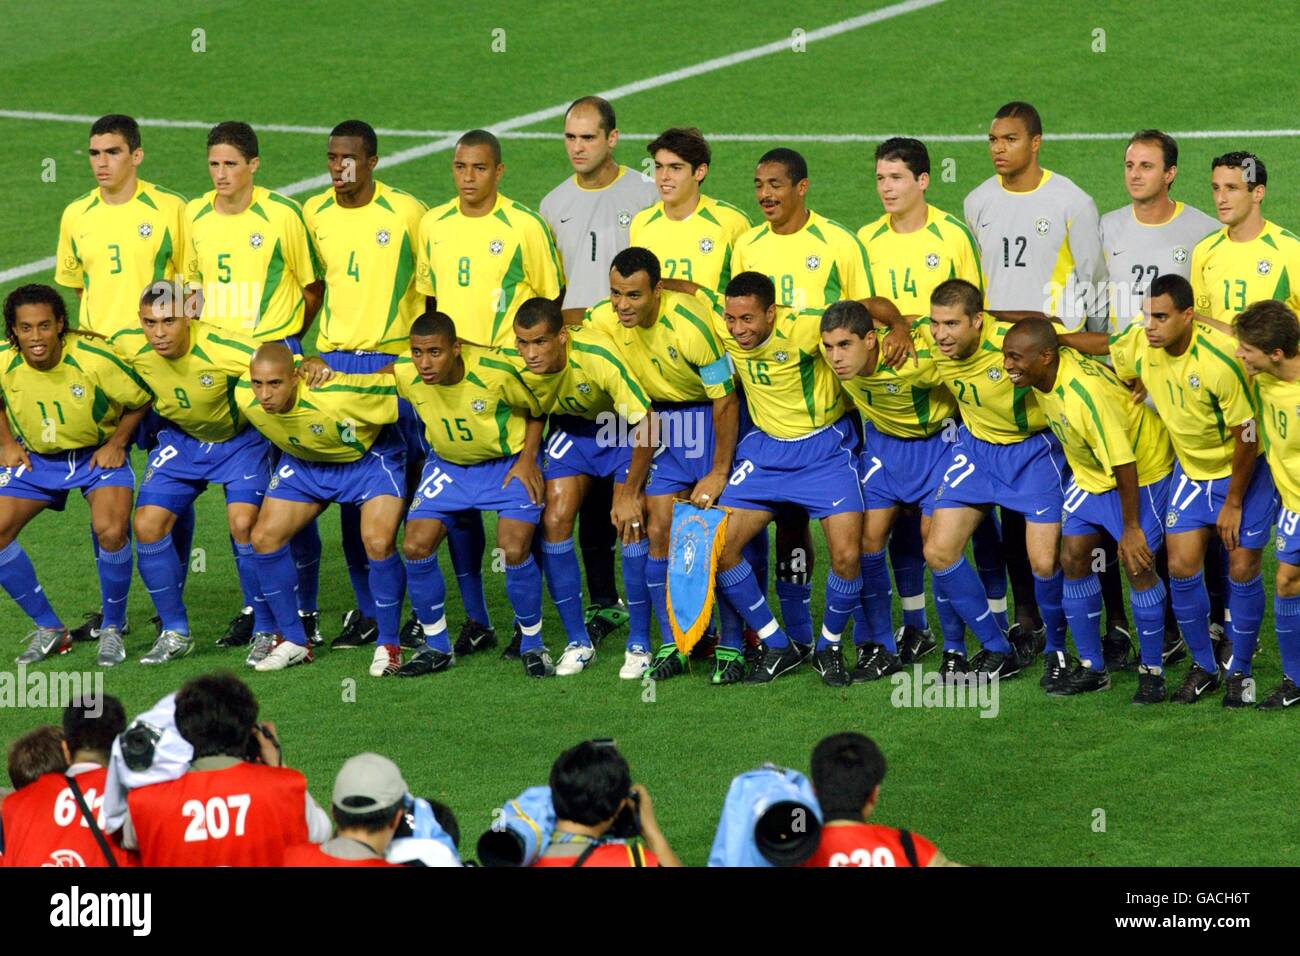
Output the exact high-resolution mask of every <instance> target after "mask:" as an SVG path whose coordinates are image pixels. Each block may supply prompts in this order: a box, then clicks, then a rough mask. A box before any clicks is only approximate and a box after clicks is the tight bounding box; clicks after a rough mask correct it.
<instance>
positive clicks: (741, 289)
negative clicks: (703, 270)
mask: <svg viewBox="0 0 1300 956" xmlns="http://www.w3.org/2000/svg"><path fill="white" fill-rule="evenodd" d="M723 295H725V296H726V297H727V298H728V299H735V298H739V297H740V296H746V295H752V296H753V297H754V298H756V299H758V302H759V305H761V306H762V307H763V308H765V309H766V308H767V307H768V306H771V305H775V304H776V286H775V285H773V283H772V278H771V276H765V275H763V273H761V272H740V273H737V274H736V275H734V276H732V277H731V281H730V282H728V283H727V288H726V289H725V290H724V291H723Z"/></svg>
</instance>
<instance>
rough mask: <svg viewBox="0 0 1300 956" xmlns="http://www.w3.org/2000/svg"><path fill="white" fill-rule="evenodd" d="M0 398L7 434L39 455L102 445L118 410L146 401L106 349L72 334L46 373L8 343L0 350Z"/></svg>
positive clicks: (131, 377)
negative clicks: (32, 365) (58, 357)
mask: <svg viewBox="0 0 1300 956" xmlns="http://www.w3.org/2000/svg"><path fill="white" fill-rule="evenodd" d="M0 393H3V395H4V403H5V411H6V412H7V413H8V415H9V430H10V431H11V432H12V433H13V436H14V437H15V438H17V439H18V440H19V441H20V442H22V444H23V447H24V448H26V449H27V450H28V451H34V452H38V453H40V454H42V455H48V454H53V453H55V452H60V451H75V450H76V449H78V448H94V447H98V446H99V445H102V444H104V442H105V441H106V440H107V439H108V438H109V436H110V435H112V434H113V431H114V430H115V429H116V428H117V425H118V422H119V421H121V418H122V411H123V410H124V409H127V410H129V409H135V408H139V407H140V406H141V405H145V404H147V403H148V401H149V397H150V396H149V392H148V391H147V390H146V389H145V387H144V383H143V382H141V381H140V379H139V378H138V377H137V376H136V374H135V373H134V372H132V371H131V370H130V369H129V368H127V366H126V365H124V364H123V363H122V360H121V359H119V358H118V357H117V356H116V355H114V354H113V350H112V349H111V348H109V347H108V346H106V345H101V344H98V343H94V342H91V341H89V340H87V339H85V338H82V337H81V336H79V335H76V334H69V335H67V336H65V337H64V340H63V357H62V358H61V359H60V360H59V364H58V365H56V366H54V367H53V368H52V369H49V370H48V371H40V370H38V369H34V368H32V367H31V366H30V365H28V364H27V363H26V362H25V361H24V360H23V357H22V355H21V354H20V353H19V352H18V350H17V349H15V348H13V347H12V346H11V345H9V344H8V343H5V344H4V346H3V347H2V348H0Z"/></svg>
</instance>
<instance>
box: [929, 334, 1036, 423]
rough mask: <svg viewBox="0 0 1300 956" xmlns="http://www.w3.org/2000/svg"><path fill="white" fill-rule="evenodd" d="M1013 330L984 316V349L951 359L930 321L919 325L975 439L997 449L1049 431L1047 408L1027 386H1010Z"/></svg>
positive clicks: (981, 344) (982, 343) (980, 345)
mask: <svg viewBox="0 0 1300 956" xmlns="http://www.w3.org/2000/svg"><path fill="white" fill-rule="evenodd" d="M1011 328H1012V323H1010V322H999V321H997V320H996V319H994V318H993V316H991V315H988V314H987V313H985V314H984V321H983V331H982V333H981V336H980V342H979V345H978V346H976V348H975V351H974V353H972V354H971V355H970V356H969V357H968V358H964V359H951V358H948V357H947V356H945V355H944V354H943V353H942V352H940V351H939V349H938V347H937V346H936V345H935V344H934V335H933V334H932V333H931V330H930V317H929V316H926V317H925V318H924V319H921V320H920V321H919V322H917V324H916V329H917V331H919V332H920V333H921V334H922V336H923V337H924V340H925V343H926V347H927V348H928V349H929V350H930V353H931V356H932V357H933V358H934V365H935V368H936V369H938V371H939V375H940V377H941V378H942V379H943V381H944V384H946V385H947V386H948V390H949V391H950V392H952V394H953V395H954V396H955V397H956V399H957V404H958V406H959V407H960V408H961V417H962V421H963V422H964V423H965V424H966V428H967V429H968V430H969V431H970V433H971V434H972V435H974V436H975V437H976V438H979V439H981V440H983V441H986V442H992V443H993V444H995V445H1014V444H1015V443H1016V442H1021V441H1024V440H1025V439H1026V438H1028V437H1029V436H1030V435H1032V434H1034V433H1035V432H1040V431H1042V430H1043V429H1044V428H1046V427H1047V421H1046V419H1044V418H1043V413H1042V410H1041V409H1039V407H1038V402H1037V401H1035V399H1034V396H1035V395H1037V394H1038V393H1037V392H1035V391H1034V390H1033V389H1032V388H1029V387H1028V386H1025V387H1017V386H1015V385H1013V384H1012V383H1011V379H1010V378H1009V377H1008V376H1007V373H1006V370H1005V369H1004V368H1003V367H1002V340H1003V339H1005V338H1006V335H1007V332H1008V331H1010V330H1011Z"/></svg>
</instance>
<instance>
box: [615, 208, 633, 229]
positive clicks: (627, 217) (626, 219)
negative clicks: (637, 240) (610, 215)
mask: <svg viewBox="0 0 1300 956" xmlns="http://www.w3.org/2000/svg"><path fill="white" fill-rule="evenodd" d="M618 224H619V226H620V227H621V228H623V229H626V228H627V227H628V226H630V225H631V224H632V213H631V212H630V211H629V210H627V209H620V210H619V211H618Z"/></svg>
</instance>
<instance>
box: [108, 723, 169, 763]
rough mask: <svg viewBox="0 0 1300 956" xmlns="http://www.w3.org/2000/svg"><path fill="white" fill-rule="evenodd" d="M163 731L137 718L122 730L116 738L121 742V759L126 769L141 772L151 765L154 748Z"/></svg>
mask: <svg viewBox="0 0 1300 956" xmlns="http://www.w3.org/2000/svg"><path fill="white" fill-rule="evenodd" d="M162 734H163V732H162V731H161V730H160V729H159V728H157V727H155V726H154V725H153V724H147V723H145V722H144V721H143V720H137V721H136V722H135V723H133V724H132V725H131V726H130V727H128V728H126V730H124V731H122V734H121V736H120V737H119V738H118V740H119V741H120V742H121V744H122V760H123V762H124V763H125V764H126V766H127V769H129V770H134V771H135V772H136V773H142V772H144V771H146V770H148V769H149V768H150V767H152V766H153V752H154V748H155V747H157V746H158V741H159V740H161V739H162Z"/></svg>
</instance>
